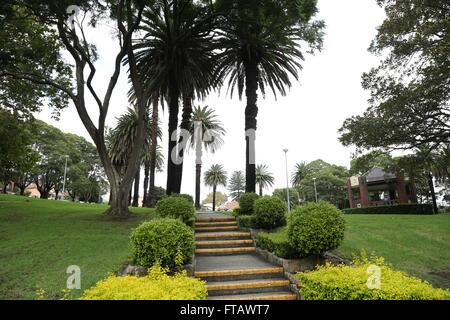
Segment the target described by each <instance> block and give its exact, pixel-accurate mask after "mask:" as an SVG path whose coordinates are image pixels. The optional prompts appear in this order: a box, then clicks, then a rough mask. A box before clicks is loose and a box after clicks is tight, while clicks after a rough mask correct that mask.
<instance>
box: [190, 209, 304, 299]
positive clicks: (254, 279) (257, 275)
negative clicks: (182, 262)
mask: <svg viewBox="0 0 450 320" xmlns="http://www.w3.org/2000/svg"><path fill="white" fill-rule="evenodd" d="M195 238H196V250H195V255H196V257H195V276H196V277H198V278H201V279H203V280H206V281H207V282H206V287H207V289H208V299H211V300H235V299H243V300H275V299H276V300H295V299H296V298H297V296H296V295H295V294H293V293H292V292H290V290H289V285H290V282H289V280H287V279H286V278H285V277H284V273H283V271H284V270H283V268H282V267H279V266H276V265H273V264H271V263H269V262H267V261H265V260H264V259H262V258H261V257H259V256H257V255H256V254H255V244H254V243H253V240H252V239H251V237H250V233H248V232H242V231H239V229H238V225H237V221H236V218H235V217H233V216H229V215H226V214H223V213H212V212H198V213H197V222H196V228H195Z"/></svg>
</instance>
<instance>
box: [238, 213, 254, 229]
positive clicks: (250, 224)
mask: <svg viewBox="0 0 450 320" xmlns="http://www.w3.org/2000/svg"><path fill="white" fill-rule="evenodd" d="M254 220H255V219H254V216H249V215H240V216H239V218H238V221H239V227H243V228H255V223H254Z"/></svg>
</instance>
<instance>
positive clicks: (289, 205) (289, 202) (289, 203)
mask: <svg viewBox="0 0 450 320" xmlns="http://www.w3.org/2000/svg"><path fill="white" fill-rule="evenodd" d="M283 151H284V157H285V159H286V186H287V188H286V196H287V198H286V199H287V207H288V212H291V201H290V199H289V175H288V165H287V152H288V149H283Z"/></svg>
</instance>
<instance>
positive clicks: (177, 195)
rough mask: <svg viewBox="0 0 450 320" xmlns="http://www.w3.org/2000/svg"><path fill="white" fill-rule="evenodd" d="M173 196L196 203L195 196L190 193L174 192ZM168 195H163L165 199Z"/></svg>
mask: <svg viewBox="0 0 450 320" xmlns="http://www.w3.org/2000/svg"><path fill="white" fill-rule="evenodd" d="M170 196H171V197H175V198H183V199H186V200H188V201H189V202H190V203H191V204H192V205H194V198H192V196H191V195H190V194H186V193H172V194H171V195H170ZM168 197H169V196H168V195H165V196H163V199H165V198H168Z"/></svg>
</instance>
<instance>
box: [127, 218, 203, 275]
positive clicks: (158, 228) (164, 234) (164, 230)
mask: <svg viewBox="0 0 450 320" xmlns="http://www.w3.org/2000/svg"><path fill="white" fill-rule="evenodd" d="M130 239H131V242H130V248H131V252H132V257H133V260H134V262H135V263H137V264H138V265H141V266H146V267H151V266H153V265H154V264H155V263H157V262H159V263H160V264H161V266H163V267H168V268H170V269H171V270H174V269H175V268H176V263H175V261H176V259H175V257H176V256H177V253H178V251H181V254H182V256H183V263H186V262H188V261H189V259H191V257H192V255H193V253H194V247H195V244H194V232H193V231H192V229H191V228H189V227H188V226H186V225H185V224H184V223H182V222H181V221H180V220H178V219H169V218H164V219H153V220H150V221H146V222H143V223H142V224H141V225H140V226H139V227H137V228H136V229H134V230H133V231H132V233H131V236H130Z"/></svg>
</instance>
